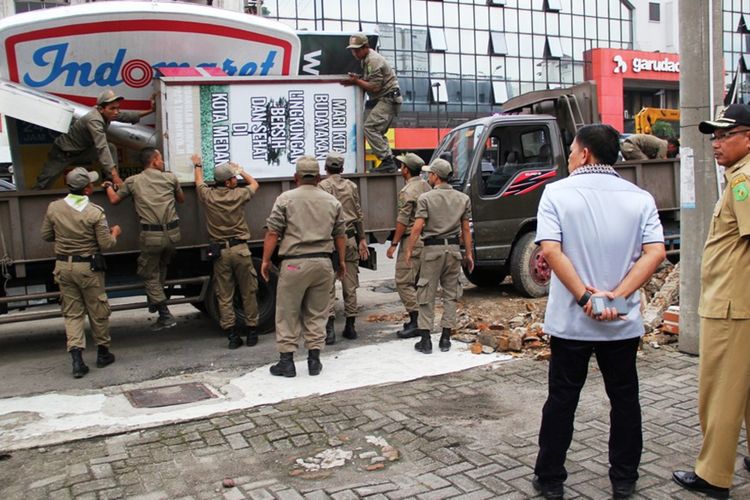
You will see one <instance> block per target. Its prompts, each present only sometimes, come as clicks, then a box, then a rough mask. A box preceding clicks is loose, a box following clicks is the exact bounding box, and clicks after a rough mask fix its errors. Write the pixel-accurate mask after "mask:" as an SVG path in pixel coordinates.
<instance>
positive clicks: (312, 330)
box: [276, 257, 334, 352]
mask: <svg viewBox="0 0 750 500" xmlns="http://www.w3.org/2000/svg"><path fill="white" fill-rule="evenodd" d="M333 280H334V275H333V265H332V264H331V259H329V258H326V257H319V258H312V259H310V258H305V259H293V258H292V259H284V260H283V261H282V262H281V268H280V270H279V282H278V285H277V286H276V345H277V348H278V350H279V352H295V351H296V350H297V344H298V343H299V339H300V337H302V338H304V340H305V347H306V348H307V349H308V350H310V349H322V348H323V346H324V345H325V338H326V320H327V319H328V308H329V305H330V293H331V285H332V284H333Z"/></svg>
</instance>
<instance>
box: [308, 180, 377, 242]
mask: <svg viewBox="0 0 750 500" xmlns="http://www.w3.org/2000/svg"><path fill="white" fill-rule="evenodd" d="M318 187H319V188H320V189H322V190H323V191H325V192H326V193H328V194H330V195H333V197H334V198H336V199H337V200H339V203H341V216H342V218H343V219H344V226H346V230H347V231H348V230H351V229H354V230H355V231H356V232H357V235H358V236H359V238H364V237H365V223H364V217H363V215H362V205H360V202H359V189H357V185H356V184H354V183H353V182H352V181H350V180H349V179H344V178H343V177H341V175H339V174H331V175H329V176H328V177H326V178H325V179H323V180H322V181H320V183H319V184H318Z"/></svg>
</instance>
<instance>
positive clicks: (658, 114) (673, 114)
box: [635, 108, 680, 134]
mask: <svg viewBox="0 0 750 500" xmlns="http://www.w3.org/2000/svg"><path fill="white" fill-rule="evenodd" d="M657 121H665V122H670V124H672V128H673V129H674V130H675V132H677V133H679V130H680V110H679V109H668V108H643V109H641V110H640V111H639V112H638V113H637V114H636V115H635V133H636V134H650V133H652V131H651V128H652V127H653V125H654V124H655V123H656V122H657Z"/></svg>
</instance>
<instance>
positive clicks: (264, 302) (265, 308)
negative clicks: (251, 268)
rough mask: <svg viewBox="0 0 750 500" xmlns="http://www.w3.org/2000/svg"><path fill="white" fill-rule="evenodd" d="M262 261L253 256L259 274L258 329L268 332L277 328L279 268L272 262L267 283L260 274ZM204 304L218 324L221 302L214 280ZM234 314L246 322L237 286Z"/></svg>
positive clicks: (261, 331)
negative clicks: (217, 297)
mask: <svg viewBox="0 0 750 500" xmlns="http://www.w3.org/2000/svg"><path fill="white" fill-rule="evenodd" d="M260 262H261V260H260V259H257V258H255V257H253V264H254V265H255V272H256V273H257V275H258V292H257V295H256V298H257V300H258V326H257V330H258V333H268V332H272V331H273V330H274V329H275V324H276V321H275V320H276V283H277V282H278V279H279V269H278V268H277V267H276V266H274V265H273V264H271V272H270V281H269V282H268V283H266V281H265V280H263V278H262V277H261V276H260ZM204 306H205V308H206V313H207V314H208V315H209V317H210V318H211V319H213V320H214V321H215V322H216V323H217V324H218V323H219V304H218V303H217V302H216V291H215V290H214V282H213V280H211V283H209V285H208V291H207V293H206V300H205V302H204ZM196 307H197V306H196ZM234 314H235V318H236V319H235V321H237V322H238V323H243V324H244V321H245V312H244V311H243V309H242V296H241V295H240V289H239V288H236V289H235V291H234Z"/></svg>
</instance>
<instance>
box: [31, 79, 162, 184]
mask: <svg viewBox="0 0 750 500" xmlns="http://www.w3.org/2000/svg"><path fill="white" fill-rule="evenodd" d="M122 100H123V97H122V96H119V95H117V94H115V93H114V92H113V91H112V90H105V91H104V92H102V93H101V94H99V98H98V99H97V100H96V106H95V107H94V108H93V109H92V110H91V111H89V112H88V113H86V114H85V115H83V116H82V117H81V118H79V119H77V120H76V121H74V122H73V124H72V125H71V126H70V130H69V131H68V132H67V133H66V134H62V135H60V136H58V137H57V139H55V142H54V143H52V149H51V150H50V152H49V155H48V156H47V161H46V162H45V163H44V166H43V167H42V171H41V173H40V174H39V177H37V180H36V185H35V186H34V189H47V188H48V187H49V186H50V185H51V184H52V183H53V182H55V179H57V176H59V175H60V174H61V173H62V171H63V170H65V168H66V167H68V166H69V165H74V164H76V163H79V164H80V163H88V162H91V161H93V160H97V161H98V162H99V164H100V165H101V167H102V176H103V177H104V178H105V179H108V180H112V181H114V183H115V184H117V185H118V186H119V185H121V184H122V179H121V178H120V176H119V175H118V173H117V149H115V146H114V145H113V144H112V143H109V142H107V129H108V128H109V125H110V124H111V123H112V122H113V121H114V122H125V123H138V122H139V121H140V120H141V118H143V117H144V116H146V115H149V114H151V113H153V112H154V101H153V99H152V101H151V109H149V110H148V111H120V101H122Z"/></svg>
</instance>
